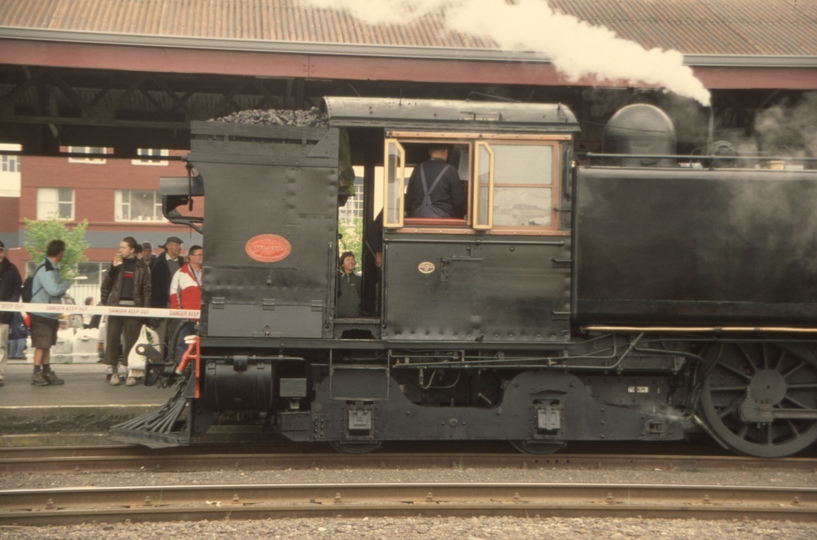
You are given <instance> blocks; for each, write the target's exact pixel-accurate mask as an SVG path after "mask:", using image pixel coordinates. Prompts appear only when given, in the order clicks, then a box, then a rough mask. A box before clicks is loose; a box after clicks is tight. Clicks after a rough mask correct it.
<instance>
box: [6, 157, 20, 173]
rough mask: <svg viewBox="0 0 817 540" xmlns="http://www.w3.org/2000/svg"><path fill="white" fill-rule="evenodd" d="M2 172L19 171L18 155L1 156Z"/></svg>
mask: <svg viewBox="0 0 817 540" xmlns="http://www.w3.org/2000/svg"><path fill="white" fill-rule="evenodd" d="M2 170H3V172H20V156H7V155H4V156H3V160H2Z"/></svg>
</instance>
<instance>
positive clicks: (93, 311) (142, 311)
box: [0, 302, 201, 319]
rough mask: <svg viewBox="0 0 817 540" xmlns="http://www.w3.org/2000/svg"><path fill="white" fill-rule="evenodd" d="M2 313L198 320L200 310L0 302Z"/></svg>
mask: <svg viewBox="0 0 817 540" xmlns="http://www.w3.org/2000/svg"><path fill="white" fill-rule="evenodd" d="M0 311H25V312H26V313H68V314H74V313H76V314H79V315H120V316H124V317H158V318H162V319H198V318H199V317H200V316H201V312H200V311H199V310H198V309H161V308H143V307H134V306H72V305H69V304H23V303H20V302H0Z"/></svg>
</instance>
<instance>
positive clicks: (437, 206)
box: [406, 145, 466, 218]
mask: <svg viewBox="0 0 817 540" xmlns="http://www.w3.org/2000/svg"><path fill="white" fill-rule="evenodd" d="M450 150H451V148H450V146H448V145H433V146H431V147H430V148H429V150H428V154H429V156H430V158H429V159H428V160H427V161H424V162H423V163H421V164H420V165H419V166H418V167H416V168H415V169H414V172H412V173H411V178H410V179H409V184H408V190H407V191H406V212H407V214H408V216H409V217H413V218H462V217H463V215H464V213H465V206H466V198H465V192H464V191H463V189H462V184H461V182H460V177H459V174H458V173H457V170H456V169H455V168H454V167H452V166H451V165H449V164H448V154H449V152H450Z"/></svg>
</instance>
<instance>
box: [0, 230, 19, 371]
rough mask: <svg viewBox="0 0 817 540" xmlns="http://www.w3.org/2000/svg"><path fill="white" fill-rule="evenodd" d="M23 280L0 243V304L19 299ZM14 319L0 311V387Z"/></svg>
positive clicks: (5, 312) (12, 316) (6, 312)
mask: <svg viewBox="0 0 817 540" xmlns="http://www.w3.org/2000/svg"><path fill="white" fill-rule="evenodd" d="M22 286H23V280H22V279H21V278H20V272H18V271H17V267H16V266H14V265H13V264H12V262H11V261H10V260H8V258H7V257H6V245H5V244H4V243H3V242H2V241H0V302H16V301H18V300H19V299H20V288H21V287H22ZM13 318H14V312H13V311H0V386H3V380H4V378H5V376H6V362H7V361H8V357H9V328H10V326H11V321H12V319H13Z"/></svg>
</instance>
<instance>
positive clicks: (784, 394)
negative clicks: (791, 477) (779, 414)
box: [700, 343, 817, 458]
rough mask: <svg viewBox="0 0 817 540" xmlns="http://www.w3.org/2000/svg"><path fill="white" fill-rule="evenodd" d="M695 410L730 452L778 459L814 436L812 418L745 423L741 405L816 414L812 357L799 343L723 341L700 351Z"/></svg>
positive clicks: (816, 369)
mask: <svg viewBox="0 0 817 540" xmlns="http://www.w3.org/2000/svg"><path fill="white" fill-rule="evenodd" d="M706 360H707V365H708V366H709V368H708V370H707V375H706V379H705V380H704V384H703V390H702V392H701V401H700V411H701V413H702V414H703V416H704V418H705V420H706V423H707V425H709V427H710V429H711V430H712V431H713V432H714V434H715V435H716V436H717V437H718V438H719V439H720V440H721V442H723V443H724V444H725V445H727V446H728V447H730V448H731V449H732V450H734V451H736V452H739V453H742V454H746V455H750V456H756V457H769V458H774V457H783V456H788V455H790V454H794V453H795V452H799V451H800V450H802V449H804V448H806V447H807V446H809V445H810V444H811V443H813V442H814V441H815V440H817V420H815V419H789V418H774V419H772V420H771V422H754V421H751V422H750V421H746V420H744V419H743V417H742V414H741V405H743V404H744V402H745V401H746V400H747V396H751V403H753V404H754V403H759V404H764V405H766V406H768V405H771V407H772V410H774V409H796V410H803V411H809V412H812V413H813V412H817V355H815V351H814V349H813V348H810V347H806V346H802V345H789V346H786V347H785V348H784V347H781V346H778V345H776V344H769V343H729V344H720V345H718V346H715V347H713V348H712V349H711V350H710V351H708V353H707V355H706Z"/></svg>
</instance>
